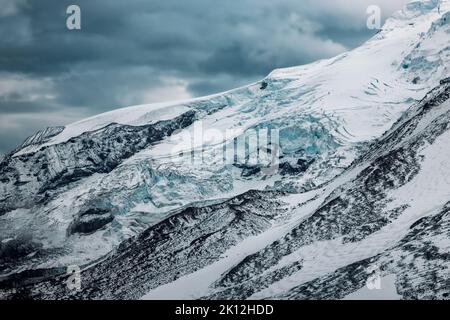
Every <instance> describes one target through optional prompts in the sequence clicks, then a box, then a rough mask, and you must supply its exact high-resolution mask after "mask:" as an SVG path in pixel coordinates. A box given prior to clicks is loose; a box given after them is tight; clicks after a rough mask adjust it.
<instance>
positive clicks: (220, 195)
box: [0, 1, 450, 273]
mask: <svg viewBox="0 0 450 320" xmlns="http://www.w3.org/2000/svg"><path fill="white" fill-rule="evenodd" d="M438 6H439V8H440V10H439V11H438ZM449 10H450V6H449V1H440V2H436V1H421V2H415V3H413V4H410V5H408V6H407V7H406V8H405V9H404V10H403V11H401V12H399V13H397V14H396V15H395V16H394V17H393V18H391V19H390V20H388V22H387V23H386V25H385V26H384V28H383V30H382V31H381V32H379V33H378V34H377V35H376V36H375V37H373V38H372V39H371V40H369V41H368V42H367V43H366V44H364V45H363V46H361V47H360V48H358V49H355V50H353V51H351V52H348V53H344V54H342V55H340V56H338V57H335V58H333V59H329V60H322V61H318V62H316V63H313V64H310V65H306V66H301V67H295V68H287V69H280V70H275V71H274V72H272V73H271V74H270V75H269V76H268V77H267V78H266V79H264V80H263V81H262V82H259V83H255V84H251V85H249V86H246V87H243V88H239V89H236V90H232V91H229V92H225V93H221V94H217V95H213V96H209V97H203V98H199V99H194V100H189V101H181V102H175V103H165V104H157V105H143V106H136V107H130V108H125V109H121V110H115V111H112V112H109V113H106V114H102V115H99V116H96V117H92V118H89V119H86V120H83V121H80V122H77V123H74V124H71V125H68V126H66V127H65V128H64V129H62V128H59V129H58V128H57V129H54V130H50V129H49V130H46V131H43V132H42V133H41V134H37V135H35V136H34V137H32V138H30V139H28V141H27V142H26V143H25V144H24V145H23V146H22V147H21V148H19V149H18V150H16V151H15V152H14V154H12V155H9V156H7V157H6V158H5V159H4V160H3V161H2V162H1V165H0V178H1V179H0V190H1V194H0V215H2V216H0V219H1V220H0V221H1V224H0V234H1V237H4V238H5V239H9V238H14V237H16V236H17V235H22V234H26V235H27V237H26V239H30V240H29V241H28V242H30V243H28V244H29V246H28V247H27V246H26V247H27V248H29V250H26V251H25V252H24V254H25V253H26V255H29V254H31V255H33V256H32V259H27V258H25V257H22V258H21V259H18V260H17V261H15V262H14V264H9V263H8V264H5V265H4V266H3V267H2V270H3V271H2V270H0V272H3V273H10V272H15V271H17V270H20V268H30V267H56V266H60V265H65V264H69V263H72V264H84V263H87V262H89V261H91V260H94V259H96V258H98V257H100V256H101V255H103V254H106V253H107V252H109V251H110V250H111V249H113V248H115V247H116V246H117V244H118V243H120V242H121V241H123V240H125V239H127V238H129V237H131V236H133V235H136V234H138V233H139V232H141V231H143V230H144V229H145V228H147V227H148V226H151V225H153V224H155V223H158V222H159V221H161V220H162V219H163V218H165V217H166V216H167V215H171V214H174V213H176V212H178V211H179V210H181V209H184V208H186V207H189V206H194V207H196V206H203V205H205V204H209V203H210V202H213V203H215V202H221V201H223V199H228V198H231V197H234V196H236V195H238V194H242V193H244V192H246V191H248V190H250V189H258V190H264V189H266V188H273V189H277V190H282V191H290V192H303V191H308V190H312V189H314V188H316V187H317V186H318V185H320V184H322V183H326V182H328V181H330V180H331V179H333V178H334V177H335V176H337V175H338V174H340V173H342V171H343V170H344V169H345V168H346V167H347V166H348V165H349V164H350V163H351V162H352V161H353V160H354V159H355V158H356V157H357V156H358V154H359V153H360V150H361V149H360V147H361V146H362V145H363V144H364V143H366V142H368V141H371V140H372V139H374V138H376V137H379V136H380V135H381V134H382V133H383V132H384V131H386V130H387V129H388V128H389V127H390V126H391V125H392V124H393V123H394V121H395V120H397V119H398V117H399V116H400V114H401V113H402V112H403V111H405V110H406V108H407V107H408V106H410V105H411V104H412V103H413V102H414V101H415V100H418V99H420V98H422V97H423V95H424V94H425V93H426V92H427V91H429V89H430V88H432V87H434V86H435V85H437V84H438V83H439V80H440V79H441V78H443V77H444V74H446V72H447V71H448V70H447V66H448V65H449V38H450V37H449V32H448V31H449V28H448V23H447V19H448V18H447V17H448V12H449ZM199 127H201V128H203V129H204V132H205V133H204V135H203V136H204V137H203V138H204V139H200V143H198V141H194V142H193V143H183V144H180V141H183V142H185V139H184V138H185V137H186V136H187V135H188V134H190V135H191V136H194V137H195V136H196V134H197V131H196V130H197V128H199ZM211 128H214V129H215V130H216V132H221V133H222V134H224V133H225V131H226V130H232V134H230V135H228V136H226V138H225V139H223V138H219V139H216V138H215V137H214V134H212V133H211V131H207V129H211ZM252 129H259V130H263V129H270V130H276V131H277V132H278V134H279V140H278V141H275V143H273V144H270V151H271V152H272V154H273V153H274V152H273V151H274V149H275V147H276V146H277V145H279V152H280V155H279V158H277V159H276V161H277V162H278V163H279V170H276V171H269V172H268V171H264V170H263V168H261V167H259V166H258V164H256V165H255V164H254V163H252V161H251V158H252V157H251V156H250V155H249V156H248V157H242V158H240V159H239V158H238V159H237V160H236V161H235V162H234V163H231V164H229V163H224V162H223V161H222V155H223V153H222V152H223V149H224V146H225V147H226V149H227V150H230V148H232V147H233V146H234V139H237V140H240V141H242V139H245V134H246V132H249V131H250V130H252ZM180 130H181V131H180ZM202 140H203V141H202ZM205 140H206V141H205ZM202 142H203V144H202ZM174 150H176V151H177V152H176V153H174ZM193 150H196V151H198V150H202V159H201V161H200V162H198V161H195V162H193V161H192V157H191V151H193ZM260 151H261V148H259V149H257V150H253V151H250V150H249V152H248V153H249V154H251V153H252V152H253V153H258V152H260ZM17 221H21V222H22V223H21V224H18V223H17ZM89 223H91V224H92V226H95V228H94V227H90V228H86V227H85V226H86V224H89ZM80 231H82V232H80ZM0 240H2V239H0ZM26 255H25V256H26Z"/></svg>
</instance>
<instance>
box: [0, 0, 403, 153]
mask: <svg viewBox="0 0 450 320" xmlns="http://www.w3.org/2000/svg"><path fill="white" fill-rule="evenodd" d="M405 2H407V0H395V1H392V0H378V1H377V0H370V1H369V0H358V1H356V0H355V1H348V0H335V1H329V0H280V1H276V2H274V1H272V0H239V1H238V0H234V1H233V0H230V1H216V0H189V1H181V0H151V1H148V0H128V1H108V0H77V1H73V0H70V1H68V0H40V1H33V0H0V7H2V11H1V13H0V117H1V118H0V125H1V127H0V134H1V138H0V152H6V151H7V150H10V149H12V148H13V147H14V146H16V145H17V144H19V143H20V142H21V140H23V139H24V138H25V137H26V136H27V135H29V134H31V133H32V131H34V130H36V129H38V128H41V127H45V126H47V125H62V124H65V123H67V122H72V121H75V120H78V119H80V118H82V117H86V116H90V115H93V114H96V113H99V112H103V111H106V110H110V109H112V108H116V107H123V106H126V105H130V104H139V103H150V102H157V101H163V100H174V99H180V98H186V97H190V96H198V95H204V94H210V93H214V92H217V91H221V90H226V89H231V88H233V87H236V86H239V85H242V84H245V83H248V82H251V81H255V80H257V79H259V78H261V77H264V76H265V75H266V74H267V73H269V72H270V71H271V70H273V69H275V68H279V67H287V66H293V65H300V64H304V63H309V62H312V61H314V60H317V59H320V58H326V57H331V56H334V55H336V54H338V53H340V52H342V51H345V50H348V49H350V48H352V47H354V46H357V45H358V44H360V43H361V42H363V41H364V40H365V39H367V38H368V37H370V36H371V34H372V33H373V31H370V30H367V28H366V25H365V24H366V18H367V16H366V12H365V11H366V8H367V6H368V5H370V4H379V5H380V6H381V7H382V9H383V13H384V14H385V16H388V15H390V14H391V13H392V11H393V10H396V9H398V8H400V7H401V5H402V4H403V3H405ZM73 3H76V4H78V5H79V6H80V7H81V11H82V30H80V31H69V30H67V29H66V26H65V20H66V13H65V11H66V8H67V6H69V5H70V4H73ZM11 122H14V123H11Z"/></svg>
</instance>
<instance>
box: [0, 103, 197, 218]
mask: <svg viewBox="0 0 450 320" xmlns="http://www.w3.org/2000/svg"><path fill="white" fill-rule="evenodd" d="M194 121H195V112H193V111H189V112H187V113H185V114H183V115H181V116H179V117H177V118H176V119H174V120H170V121H161V122H158V123H156V124H153V125H147V126H139V127H136V126H124V125H118V124H111V125H109V126H107V127H105V128H102V129H99V130H97V131H94V132H86V133H84V134H82V135H80V136H78V137H75V138H71V139H70V140H69V141H67V142H65V143H61V144H57V145H50V146H45V147H42V148H41V149H40V150H39V151H37V152H34V153H27V154H24V155H19V156H13V155H10V156H8V157H7V158H5V159H4V160H3V161H2V162H1V164H0V176H1V177H2V180H1V183H2V185H1V188H2V190H3V191H4V193H3V194H2V196H1V198H0V215H1V214H2V213H3V214H4V213H6V212H8V211H11V210H14V209H16V208H20V207H27V206H30V205H33V204H35V203H36V202H45V201H47V200H48V198H50V197H51V196H52V192H53V191H55V190H57V189H58V188H61V187H64V186H67V185H68V184H69V183H71V182H75V181H77V180H80V179H82V178H85V177H88V176H90V175H92V174H94V173H108V172H111V171H112V170H113V169H114V168H116V167H117V166H118V165H119V164H120V163H121V162H122V161H124V160H125V159H127V158H129V157H131V156H132V155H134V154H136V153H137V152H139V151H140V150H143V149H144V148H145V147H147V146H149V145H150V144H152V143H155V142H157V141H160V140H161V139H163V138H164V137H167V136H170V135H171V134H172V133H173V132H174V131H175V130H178V129H183V128H185V127H187V126H189V125H190V124H192V123H193V122H194ZM29 140H35V138H33V137H32V138H30V139H29ZM25 144H27V142H25ZM27 145H29V144H27Z"/></svg>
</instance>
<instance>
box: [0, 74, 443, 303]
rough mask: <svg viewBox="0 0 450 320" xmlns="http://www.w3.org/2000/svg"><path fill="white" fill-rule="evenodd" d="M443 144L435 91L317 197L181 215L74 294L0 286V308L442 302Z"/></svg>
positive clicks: (46, 283)
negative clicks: (14, 303) (112, 302)
mask: <svg viewBox="0 0 450 320" xmlns="http://www.w3.org/2000/svg"><path fill="white" fill-rule="evenodd" d="M449 143H450V82H449V83H445V82H444V83H443V84H442V85H440V86H439V87H437V88H436V89H434V90H433V91H431V92H430V93H429V94H428V95H427V96H426V97H425V98H424V99H423V100H422V101H421V102H419V103H417V104H415V105H414V106H412V107H411V109H409V110H408V112H407V113H406V114H405V115H404V116H402V118H401V119H399V120H398V121H397V122H396V124H395V125H394V126H393V127H392V128H391V129H390V130H388V131H387V132H386V133H385V134H384V135H383V136H382V137H381V138H379V139H378V140H376V141H374V142H373V143H371V145H370V146H369V148H368V149H367V152H365V153H364V154H363V155H362V156H361V157H359V158H358V159H357V160H356V161H355V162H354V163H353V164H352V165H351V166H350V167H349V168H347V169H346V170H345V171H344V172H343V173H342V174H341V175H340V176H338V177H336V178H334V179H333V180H332V181H330V182H329V183H328V184H326V185H324V186H322V187H321V188H317V189H315V190H312V191H310V192H307V193H302V194H286V193H281V192H273V191H250V192H247V193H245V194H242V195H240V196H237V197H235V198H232V199H229V200H227V201H224V202H222V203H218V204H213V205H207V206H203V207H201V208H187V209H185V210H183V211H181V212H179V213H177V214H174V215H173V216H171V217H170V218H168V219H165V220H163V221H161V222H159V223H157V224H156V225H154V226H151V227H150V228H148V229H147V230H145V232H143V233H141V234H140V235H139V236H138V237H136V238H134V239H130V240H128V241H126V242H124V243H122V244H121V245H120V246H119V247H118V248H117V250H116V251H115V252H113V253H111V254H110V255H108V256H107V257H105V258H104V259H103V260H102V261H100V262H98V263H97V264H95V265H92V266H89V267H86V268H85V269H84V270H83V271H82V273H81V277H82V279H83V290H82V291H81V292H74V291H69V290H67V286H66V277H65V276H61V277H56V278H55V277H51V279H47V280H46V279H45V275H44V276H43V278H44V279H42V278H41V279H37V283H35V284H32V285H30V286H28V287H26V288H23V289H22V290H14V288H12V286H13V285H14V283H16V282H14V281H17V280H15V278H12V279H6V280H5V281H3V282H2V281H1V279H0V285H2V286H3V287H4V290H0V298H2V297H4V298H32V299H67V298H75V299H98V298H108V299H124V298H127V299H129V298H144V299H198V298H207V299H261V298H262V299H266V298H271V299H343V298H349V299H358V298H370V292H369V290H368V289H367V288H366V284H367V283H368V282H372V279H374V278H373V277H375V279H376V278H379V280H380V285H381V286H382V288H381V289H382V290H381V291H379V292H378V293H379V294H382V293H383V294H384V295H383V296H380V295H378V298H382V299H442V298H448V297H449V294H450V291H449V290H450V286H449V275H450V259H449V258H450V237H449V235H450V191H449V190H450V149H449V148H448V145H449ZM155 261H157V263H155ZM19 279H20V278H19ZM22 281H23V280H22ZM368 295H369V296H368Z"/></svg>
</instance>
